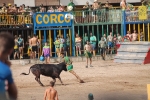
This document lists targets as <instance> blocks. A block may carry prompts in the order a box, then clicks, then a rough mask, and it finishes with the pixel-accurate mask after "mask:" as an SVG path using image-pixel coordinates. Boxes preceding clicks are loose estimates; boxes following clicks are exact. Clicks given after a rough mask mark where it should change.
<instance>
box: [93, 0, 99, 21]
mask: <svg viewBox="0 0 150 100" xmlns="http://www.w3.org/2000/svg"><path fill="white" fill-rule="evenodd" d="M92 8H93V15H94V23H95V21H96V20H97V12H98V9H99V4H98V2H97V0H94V3H93V5H92Z"/></svg>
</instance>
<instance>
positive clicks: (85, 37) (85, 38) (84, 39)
mask: <svg viewBox="0 0 150 100" xmlns="http://www.w3.org/2000/svg"><path fill="white" fill-rule="evenodd" d="M88 40H89V39H88V36H87V33H85V34H84V37H83V44H86V43H87V41H88Z"/></svg>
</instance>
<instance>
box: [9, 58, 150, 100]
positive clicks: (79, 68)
mask: <svg viewBox="0 0 150 100" xmlns="http://www.w3.org/2000/svg"><path fill="white" fill-rule="evenodd" d="M73 65H74V71H75V72H76V73H77V74H78V75H79V76H80V77H81V78H82V79H83V80H84V81H85V83H78V81H77V79H76V78H75V77H74V76H73V75H71V74H70V73H69V72H64V71H63V72H62V73H61V75H60V76H61V78H62V81H63V82H64V84H65V85H61V84H60V82H59V80H58V79H57V81H56V85H55V88H56V90H57V91H58V95H59V100H87V97H88V94H89V93H93V95H94V100H147V84H149V83H150V73H149V70H150V65H149V64H147V65H141V64H120V63H114V62H113V61H94V62H93V66H94V67H89V68H85V65H86V63H85V62H74V63H73ZM30 66H31V65H25V66H21V65H13V66H12V67H11V68H12V71H13V77H14V80H15V82H16V85H17V88H18V91H19V97H18V100H43V96H44V92H45V89H46V88H48V87H49V82H50V81H51V80H52V79H51V78H49V77H45V76H41V82H42V83H43V84H44V85H45V86H44V87H41V86H40V85H39V84H38V83H37V82H36V81H35V77H34V75H33V74H32V73H30V75H28V76H24V75H20V73H22V72H26V73H28V71H29V67H30Z"/></svg>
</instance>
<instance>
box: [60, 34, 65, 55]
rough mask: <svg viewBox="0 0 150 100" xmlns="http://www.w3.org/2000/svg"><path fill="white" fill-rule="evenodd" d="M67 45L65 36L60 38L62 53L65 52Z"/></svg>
mask: <svg viewBox="0 0 150 100" xmlns="http://www.w3.org/2000/svg"><path fill="white" fill-rule="evenodd" d="M64 44H65V39H64V36H63V35H61V37H60V53H63V52H64V46H65V45H64Z"/></svg>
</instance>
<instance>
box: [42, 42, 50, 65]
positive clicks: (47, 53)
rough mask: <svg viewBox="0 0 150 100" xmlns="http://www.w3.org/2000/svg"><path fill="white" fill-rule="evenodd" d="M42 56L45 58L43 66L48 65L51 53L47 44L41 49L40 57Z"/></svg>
mask: <svg viewBox="0 0 150 100" xmlns="http://www.w3.org/2000/svg"><path fill="white" fill-rule="evenodd" d="M43 55H44V57H45V64H49V63H50V57H51V51H50V47H49V46H48V43H47V42H46V43H45V46H44V47H43V50H42V56H43Z"/></svg>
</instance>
